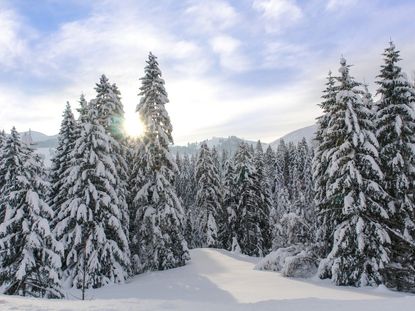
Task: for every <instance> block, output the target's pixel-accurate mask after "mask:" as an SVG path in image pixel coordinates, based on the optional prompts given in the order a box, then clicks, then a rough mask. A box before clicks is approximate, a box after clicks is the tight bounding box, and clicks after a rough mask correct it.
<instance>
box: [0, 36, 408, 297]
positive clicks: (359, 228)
mask: <svg viewBox="0 0 415 311" xmlns="http://www.w3.org/2000/svg"><path fill="white" fill-rule="evenodd" d="M399 60H400V53H399V51H398V50H397V48H396V47H395V45H394V44H393V43H392V42H390V43H389V44H388V46H387V47H386V49H385V50H384V52H383V64H382V65H381V67H380V68H379V72H378V73H377V76H376V85H377V90H376V93H374V94H373V96H372V94H371V93H370V92H369V90H368V87H367V85H365V84H363V83H361V82H358V81H356V80H355V79H354V78H353V77H352V75H351V74H350V70H351V66H350V65H349V64H348V63H347V62H346V60H345V59H344V58H343V57H342V58H341V59H340V68H339V70H338V73H337V74H333V73H331V72H329V74H328V77H327V82H326V85H325V87H324V89H323V95H322V101H321V103H320V107H321V110H322V115H321V116H320V117H319V118H318V119H317V125H318V126H317V131H316V133H315V137H314V140H313V141H312V142H309V141H307V140H306V139H303V140H302V141H300V142H299V143H297V144H294V143H285V142H284V141H283V140H282V141H281V142H280V144H279V146H278V147H277V148H276V149H275V150H274V149H273V148H272V147H271V146H268V148H266V149H265V150H264V149H263V146H262V144H261V142H260V141H258V143H257V144H256V145H252V144H248V143H244V142H242V143H241V144H240V145H239V146H238V149H237V150H236V152H235V153H229V152H225V151H224V152H222V153H219V152H218V151H217V150H216V149H215V148H214V147H213V148H209V147H208V146H207V144H206V143H202V144H201V146H200V148H199V149H198V152H197V154H196V155H195V154H190V155H187V154H184V155H174V154H172V153H171V152H170V151H169V147H170V146H171V145H172V144H173V136H172V132H173V126H172V124H171V121H170V118H169V114H168V112H167V109H166V106H168V105H169V100H168V94H167V91H166V89H165V85H164V80H163V78H162V72H161V70H160V66H159V63H158V61H157V57H156V56H154V55H153V54H152V53H150V54H149V56H148V59H147V61H146V67H145V68H144V76H143V77H142V78H141V79H140V84H141V86H140V87H139V103H138V105H137V108H136V112H137V114H138V116H139V119H140V122H142V124H143V125H144V132H143V134H142V135H141V136H140V137H128V136H127V135H126V133H125V131H124V130H123V120H124V109H123V104H122V100H121V92H120V90H119V89H118V87H117V85H116V84H114V83H112V82H110V81H109V79H108V78H107V77H106V76H105V75H102V76H101V77H100V79H99V82H98V83H97V84H96V86H95V90H96V97H95V98H92V99H90V100H87V99H86V98H85V97H84V96H83V95H81V96H80V99H79V104H78V106H77V108H76V110H77V115H78V117H77V118H75V116H74V113H73V111H72V108H71V106H70V104H69V103H68V104H67V105H66V107H65V110H64V112H63V116H62V122H61V128H60V132H59V138H58V139H59V143H58V147H57V148H56V152H55V155H54V157H53V159H52V167H51V168H50V169H46V168H45V166H44V165H43V163H42V159H41V157H40V156H39V155H38V154H37V153H36V152H35V151H34V150H33V148H32V146H30V145H28V144H26V143H25V142H23V141H22V140H21V138H20V135H19V133H18V132H17V130H16V129H15V128H12V129H11V132H10V134H6V133H5V132H4V131H2V132H1V133H0V286H1V287H0V289H1V290H2V291H3V293H4V294H8V295H21V296H33V297H45V298H64V297H65V289H66V288H77V289H80V290H81V291H82V293H84V291H85V290H86V289H89V288H100V287H103V286H107V285H111V284H121V283H124V282H126V281H127V280H129V279H130V278H132V277H133V276H135V275H138V274H142V273H144V272H148V271H159V270H167V269H172V268H177V267H181V266H184V265H186V263H187V262H188V261H189V260H190V252H189V249H194V248H217V249H226V250H229V251H232V252H235V253H241V254H245V255H249V256H255V257H261V258H262V257H263V258H262V260H261V261H260V263H259V264H258V266H257V269H262V270H275V271H280V272H282V274H283V275H285V276H287V277H291V276H294V277H310V276H313V275H317V276H318V277H319V278H321V279H329V280H331V281H332V282H333V283H334V284H335V285H339V286H354V287H362V286H378V285H385V286H386V287H388V288H390V289H393V290H398V291H412V292H414V291H415V197H414V195H415V86H414V83H413V82H412V81H410V80H409V79H408V77H407V76H406V74H405V73H404V72H403V70H402V68H401V67H400V66H399ZM374 98H375V99H374ZM171 104H172V105H174V103H171ZM137 122H138V120H137ZM287 258H289V260H286V259H287ZM82 298H84V295H83V294H82Z"/></svg>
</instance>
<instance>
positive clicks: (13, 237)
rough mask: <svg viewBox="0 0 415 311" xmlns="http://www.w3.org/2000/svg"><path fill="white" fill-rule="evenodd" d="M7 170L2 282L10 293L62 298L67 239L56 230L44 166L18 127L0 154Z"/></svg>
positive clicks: (0, 230)
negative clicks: (59, 237) (61, 240)
mask: <svg viewBox="0 0 415 311" xmlns="http://www.w3.org/2000/svg"><path fill="white" fill-rule="evenodd" d="M0 163H1V167H0V170H1V171H2V172H4V173H5V176H7V178H6V180H5V182H4V184H3V186H2V188H1V190H0V202H1V206H2V208H4V210H5V213H4V214H5V216H4V221H3V222H2V223H1V225H0V285H1V286H3V290H4V293H5V294H9V295H21V296H33V297H46V298H62V297H63V294H62V292H61V290H60V286H61V285H60V278H59V270H60V267H61V260H60V255H61V252H62V251H63V248H62V245H61V244H60V243H58V242H57V241H56V240H55V238H54V236H53V234H52V233H51V230H50V227H49V223H50V221H51V219H52V217H53V211H52V209H51V208H50V207H49V205H48V204H47V203H46V198H45V195H46V191H47V188H48V185H47V184H46V183H45V181H44V180H43V179H42V177H44V175H45V173H44V168H43V166H42V163H41V162H39V157H36V156H35V155H34V153H33V151H32V149H30V147H29V146H27V145H26V144H25V143H23V142H22V141H21V140H20V137H19V134H18V133H17V131H16V129H15V128H13V129H12V130H11V133H10V136H9V137H8V138H7V140H6V143H5V145H4V148H3V153H2V156H1V160H0Z"/></svg>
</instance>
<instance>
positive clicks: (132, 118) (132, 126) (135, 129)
mask: <svg viewBox="0 0 415 311" xmlns="http://www.w3.org/2000/svg"><path fill="white" fill-rule="evenodd" d="M124 130H125V133H126V134H127V136H129V137H139V136H141V135H142V134H143V132H144V125H143V122H141V120H140V118H139V117H138V115H137V114H136V113H131V114H126V115H125V120H124Z"/></svg>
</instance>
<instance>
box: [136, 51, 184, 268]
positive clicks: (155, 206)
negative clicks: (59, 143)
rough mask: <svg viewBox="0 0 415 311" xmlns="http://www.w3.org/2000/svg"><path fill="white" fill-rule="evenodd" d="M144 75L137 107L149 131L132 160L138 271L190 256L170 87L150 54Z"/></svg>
mask: <svg viewBox="0 0 415 311" xmlns="http://www.w3.org/2000/svg"><path fill="white" fill-rule="evenodd" d="M144 71H145V75H144V77H143V78H141V81H142V86H141V88H140V94H139V95H140V96H141V100H140V103H139V104H138V105H137V112H138V113H139V115H140V118H141V120H142V122H143V124H144V127H145V130H144V135H143V138H142V144H141V146H140V149H139V150H137V153H136V156H135V159H134V162H135V164H134V165H135V167H137V168H139V169H138V170H137V171H136V172H135V174H136V175H135V176H133V183H134V187H135V188H134V189H133V195H134V200H133V203H132V204H133V207H132V209H133V214H132V216H131V217H132V223H131V226H133V229H132V230H133V234H132V238H131V243H132V252H133V255H134V269H135V271H136V272H142V271H146V270H165V269H170V268H175V267H178V266H183V265H184V264H185V263H186V260H188V259H189V252H188V248H187V243H186V241H185V239H184V238H183V231H184V226H185V215H184V210H183V207H182V206H181V204H180V200H179V199H178V197H177V194H176V191H175V189H174V187H173V184H174V177H175V172H176V171H177V166H176V164H175V162H174V159H173V157H172V156H171V155H170V152H169V145H170V144H172V143H173V137H172V129H173V128H172V125H171V123H170V118H169V116H168V113H167V111H166V109H165V105H166V104H167V103H168V98H167V92H166V90H165V88H164V80H163V79H162V78H161V71H160V69H159V65H158V62H157V58H156V57H155V56H154V55H153V54H152V53H150V54H149V58H148V60H147V65H146V67H145V70H144Z"/></svg>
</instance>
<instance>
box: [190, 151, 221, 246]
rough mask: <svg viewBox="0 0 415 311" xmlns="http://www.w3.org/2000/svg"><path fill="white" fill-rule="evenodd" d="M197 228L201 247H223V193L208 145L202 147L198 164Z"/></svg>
mask: <svg viewBox="0 0 415 311" xmlns="http://www.w3.org/2000/svg"><path fill="white" fill-rule="evenodd" d="M195 177H196V185H197V193H196V201H195V212H196V213H197V223H196V228H197V231H198V234H197V237H198V238H197V244H196V245H198V246H199V247H221V243H220V241H219V236H218V227H219V222H218V220H219V214H220V211H221V208H222V207H221V193H220V180H219V173H218V170H217V167H216V164H215V163H214V159H213V156H212V154H211V153H210V150H209V148H208V146H207V144H206V143H203V144H202V145H201V146H200V151H199V157H198V161H197V164H196V172H195Z"/></svg>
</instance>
